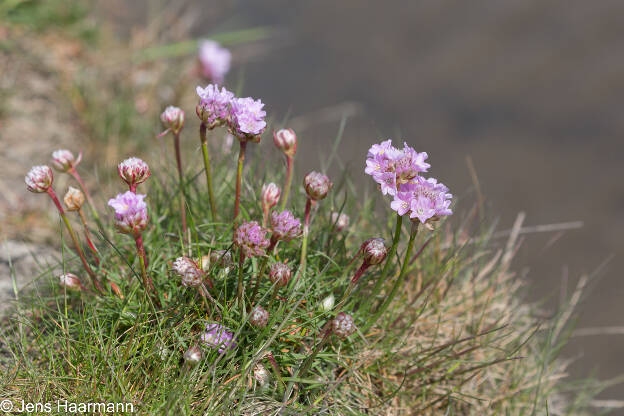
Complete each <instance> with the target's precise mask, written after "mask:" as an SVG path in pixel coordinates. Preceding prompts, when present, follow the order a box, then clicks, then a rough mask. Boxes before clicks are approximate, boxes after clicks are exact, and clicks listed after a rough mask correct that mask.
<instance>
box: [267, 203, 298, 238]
mask: <svg viewBox="0 0 624 416" xmlns="http://www.w3.org/2000/svg"><path fill="white" fill-rule="evenodd" d="M271 227H272V231H273V235H272V238H275V239H276V240H282V241H290V240H292V239H294V238H297V237H299V236H300V235H301V232H302V230H301V221H299V219H298V218H295V217H294V215H293V214H292V213H291V212H290V211H288V210H285V211H282V212H280V213H279V214H278V213H277V212H273V213H271Z"/></svg>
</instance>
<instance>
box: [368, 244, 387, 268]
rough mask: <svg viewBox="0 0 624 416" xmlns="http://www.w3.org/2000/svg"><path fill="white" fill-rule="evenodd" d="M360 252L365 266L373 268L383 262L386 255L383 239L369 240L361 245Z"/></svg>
mask: <svg viewBox="0 0 624 416" xmlns="http://www.w3.org/2000/svg"><path fill="white" fill-rule="evenodd" d="M362 252H363V253H364V261H365V262H366V264H368V265H370V266H374V265H376V264H379V263H381V262H382V261H384V259H385V258H386V256H387V255H388V248H387V247H386V245H385V244H384V239H383V238H371V239H369V240H366V241H365V242H364V244H362Z"/></svg>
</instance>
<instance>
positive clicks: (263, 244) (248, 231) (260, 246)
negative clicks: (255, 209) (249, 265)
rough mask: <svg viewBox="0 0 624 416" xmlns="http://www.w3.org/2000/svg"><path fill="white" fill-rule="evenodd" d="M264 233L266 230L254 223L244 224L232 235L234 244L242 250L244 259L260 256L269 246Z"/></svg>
mask: <svg viewBox="0 0 624 416" xmlns="http://www.w3.org/2000/svg"><path fill="white" fill-rule="evenodd" d="M266 233H267V230H266V229H265V228H262V227H261V226H260V225H259V224H258V223H257V222H256V221H250V222H244V223H242V224H241V225H240V226H239V227H238V228H237V229H236V232H235V233H234V244H235V245H237V246H238V247H240V248H241V249H242V250H243V254H244V255H245V256H246V257H255V256H262V255H264V250H265V249H266V248H267V247H268V246H269V244H270V241H269V240H268V239H267V238H266Z"/></svg>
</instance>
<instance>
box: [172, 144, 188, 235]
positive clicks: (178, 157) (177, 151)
mask: <svg viewBox="0 0 624 416" xmlns="http://www.w3.org/2000/svg"><path fill="white" fill-rule="evenodd" d="M173 145H174V148H175V155H176V164H177V165H178V177H179V178H180V207H181V214H182V234H183V235H186V209H185V205H184V191H183V183H184V173H183V172H182V156H181V152H180V133H179V132H178V133H175V132H174V133H173Z"/></svg>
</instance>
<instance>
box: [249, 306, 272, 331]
mask: <svg viewBox="0 0 624 416" xmlns="http://www.w3.org/2000/svg"><path fill="white" fill-rule="evenodd" d="M268 322H269V313H268V312H267V311H266V309H264V308H263V307H262V306H260V305H258V306H256V307H255V308H253V309H252V310H251V313H250V314H249V323H250V324H251V325H253V326H255V327H256V328H264V327H265V326H267V323H268Z"/></svg>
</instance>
